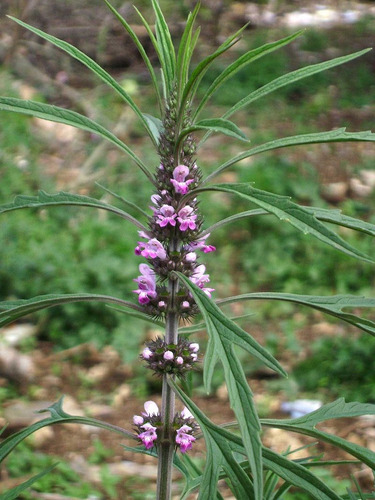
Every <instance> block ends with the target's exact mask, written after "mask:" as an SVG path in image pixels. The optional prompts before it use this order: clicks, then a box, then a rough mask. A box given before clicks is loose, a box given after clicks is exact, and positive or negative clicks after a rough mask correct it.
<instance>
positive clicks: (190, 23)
mask: <svg viewBox="0 0 375 500" xmlns="http://www.w3.org/2000/svg"><path fill="white" fill-rule="evenodd" d="M199 8H200V3H199V2H198V3H197V4H196V6H195V8H194V10H193V12H190V13H189V16H188V19H187V22H186V26H185V29H184V32H183V34H182V37H181V41H180V45H179V48H178V53H177V64H176V72H177V84H178V95H180V94H181V91H182V89H183V88H184V86H185V84H186V82H187V79H188V74H189V66H190V60H191V57H192V55H193V51H194V47H195V43H196V41H197V37H196V36H193V27H194V22H195V20H196V17H197V14H198V12H199Z"/></svg>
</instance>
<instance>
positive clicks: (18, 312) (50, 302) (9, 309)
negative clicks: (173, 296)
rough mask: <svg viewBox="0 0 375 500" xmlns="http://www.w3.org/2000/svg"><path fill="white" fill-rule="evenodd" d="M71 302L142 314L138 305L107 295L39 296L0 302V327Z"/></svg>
mask: <svg viewBox="0 0 375 500" xmlns="http://www.w3.org/2000/svg"><path fill="white" fill-rule="evenodd" d="M71 302H107V303H110V304H111V303H112V304H117V305H121V306H125V307H129V308H130V309H134V310H135V311H138V312H140V313H143V309H142V308H141V307H139V306H138V305H136V304H133V303H131V302H128V301H126V300H122V299H118V298H116V297H111V296H109V295H96V294H90V293H76V294H50V295H39V296H38V297H33V298H32V299H27V300H25V299H22V300H8V301H6V302H0V327H2V326H5V325H8V324H9V323H12V322H13V321H15V320H16V319H18V318H21V317H22V316H26V315H27V314H31V313H33V312H36V311H40V310H41V309H46V308H48V307H53V306H58V305H61V304H69V303H71Z"/></svg>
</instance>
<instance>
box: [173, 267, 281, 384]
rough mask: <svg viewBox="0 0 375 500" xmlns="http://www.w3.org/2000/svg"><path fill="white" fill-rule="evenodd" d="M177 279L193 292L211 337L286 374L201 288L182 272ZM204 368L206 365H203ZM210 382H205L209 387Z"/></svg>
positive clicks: (277, 371)
mask: <svg viewBox="0 0 375 500" xmlns="http://www.w3.org/2000/svg"><path fill="white" fill-rule="evenodd" d="M176 275H177V276H178V278H179V280H180V281H181V282H182V283H183V284H184V285H185V286H186V287H187V288H188V289H189V290H190V291H191V293H192V294H193V296H194V298H195V300H196V302H197V305H198V307H199V308H200V312H201V313H202V315H203V317H204V320H205V322H206V326H207V331H208V334H209V335H210V338H212V339H214V340H215V339H220V341H225V342H226V343H227V344H228V345H229V344H235V345H238V346H239V347H241V348H242V349H244V350H245V351H247V352H249V353H250V354H252V355H253V356H255V357H256V358H257V359H259V360H260V361H261V362H262V363H264V364H265V365H266V366H268V368H270V369H271V370H274V371H275V372H276V373H279V374H280V375H282V376H287V374H286V372H285V370H284V369H283V368H282V366H281V365H280V364H279V362H278V361H277V360H276V359H275V358H274V357H273V356H272V355H271V354H270V353H269V352H268V351H267V350H266V349H265V348H264V347H262V346H261V345H260V344H258V342H257V341H256V340H255V339H254V338H253V337H252V336H251V335H250V334H249V333H247V332H245V331H244V330H242V328H240V327H239V326H238V325H236V323H234V322H233V321H232V320H230V319H229V318H228V317H227V316H226V315H225V314H224V313H223V312H222V311H221V310H220V309H219V307H218V306H217V305H216V304H215V302H213V301H212V300H211V299H210V298H208V297H207V295H206V294H205V293H204V292H202V290H201V289H200V288H199V287H197V286H196V285H194V284H193V283H192V282H191V281H190V280H189V279H188V278H186V277H185V276H184V275H183V274H181V273H178V272H176ZM205 369H207V367H206V366H205ZM209 385H210V384H207V388H209Z"/></svg>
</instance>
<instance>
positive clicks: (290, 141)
mask: <svg viewBox="0 0 375 500" xmlns="http://www.w3.org/2000/svg"><path fill="white" fill-rule="evenodd" d="M350 141H352V142H358V141H364V142H373V141H375V134H374V133H372V132H371V130H366V131H363V132H346V129H345V127H343V128H338V129H335V130H331V131H329V132H314V133H312V134H302V135H294V136H290V137H283V138H281V139H275V140H273V141H270V142H266V143H265V144H261V145H260V146H256V147H254V148H252V149H248V150H247V151H244V152H243V153H240V154H239V155H237V156H235V157H234V158H232V159H230V160H228V161H226V162H225V163H223V164H222V165H220V167H219V168H217V169H216V170H215V171H214V172H212V173H211V174H210V175H208V176H207V177H206V179H204V181H203V182H204V183H207V182H208V181H210V180H211V179H212V177H214V176H215V175H218V174H219V173H221V172H222V171H223V170H225V169H226V168H228V167H231V166H232V165H234V164H235V163H238V162H239V161H241V160H244V159H245V158H249V157H250V156H254V155H256V154H259V153H264V152H265V151H271V150H273V149H278V148H286V147H290V146H300V145H302V144H319V143H325V142H350Z"/></svg>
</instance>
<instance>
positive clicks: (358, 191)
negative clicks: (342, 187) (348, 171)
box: [349, 177, 372, 198]
mask: <svg viewBox="0 0 375 500" xmlns="http://www.w3.org/2000/svg"><path fill="white" fill-rule="evenodd" d="M349 186H350V191H351V192H352V193H353V194H354V195H355V196H360V197H361V198H365V197H366V196H368V195H369V194H371V191H372V187H371V186H368V185H367V184H364V183H363V182H362V181H361V180H360V179H357V178H355V177H354V178H353V179H350V182H349Z"/></svg>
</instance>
